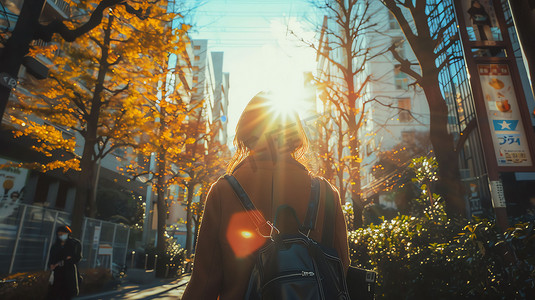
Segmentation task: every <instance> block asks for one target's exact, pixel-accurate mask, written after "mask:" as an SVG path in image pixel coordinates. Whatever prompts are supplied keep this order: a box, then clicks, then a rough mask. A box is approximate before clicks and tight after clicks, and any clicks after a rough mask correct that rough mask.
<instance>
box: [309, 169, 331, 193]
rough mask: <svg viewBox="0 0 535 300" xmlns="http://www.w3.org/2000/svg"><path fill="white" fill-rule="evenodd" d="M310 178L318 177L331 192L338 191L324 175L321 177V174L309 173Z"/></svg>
mask: <svg viewBox="0 0 535 300" xmlns="http://www.w3.org/2000/svg"><path fill="white" fill-rule="evenodd" d="M310 176H311V177H312V178H317V179H319V180H320V181H321V182H323V185H324V186H325V187H327V188H329V189H331V190H332V191H333V192H335V193H338V189H337V188H336V186H334V185H333V184H332V183H331V182H330V181H329V180H327V179H326V178H325V177H322V176H317V175H313V174H312V173H311V175H310Z"/></svg>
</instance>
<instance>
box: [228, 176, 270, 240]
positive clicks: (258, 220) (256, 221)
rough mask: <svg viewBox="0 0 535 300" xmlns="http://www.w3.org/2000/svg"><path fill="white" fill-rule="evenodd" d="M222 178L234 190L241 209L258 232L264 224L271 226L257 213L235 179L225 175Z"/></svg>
mask: <svg viewBox="0 0 535 300" xmlns="http://www.w3.org/2000/svg"><path fill="white" fill-rule="evenodd" d="M223 178H225V179H226V180H227V181H228V183H229V184H230V186H231V187H232V189H233V190H234V193H235V194H236V196H238V198H239V199H240V203H241V205H242V206H243V208H244V209H245V211H246V212H247V214H248V215H249V217H250V218H251V220H252V221H253V223H254V224H255V226H256V228H257V229H258V230H260V228H262V226H263V225H265V224H268V225H270V224H271V223H270V222H268V221H266V219H265V218H264V217H263V216H262V214H261V213H260V212H259V211H258V209H257V208H256V206H255V205H254V204H253V202H251V198H249V195H247V192H245V190H244V189H243V187H242V186H241V184H240V183H239V182H238V180H237V179H236V177H234V176H232V175H225V176H224V177H223ZM271 226H272V225H270V227H271Z"/></svg>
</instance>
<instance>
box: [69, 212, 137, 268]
mask: <svg viewBox="0 0 535 300" xmlns="http://www.w3.org/2000/svg"><path fill="white" fill-rule="evenodd" d="M129 236H130V228H129V227H127V226H125V225H122V224H115V223H111V222H106V221H102V220H97V219H91V218H85V221H84V231H83V232H82V239H81V242H82V253H83V256H84V257H83V258H82V260H81V261H80V264H79V266H80V268H96V267H104V268H110V269H113V268H115V267H121V266H123V265H124V264H125V263H126V252H127V251H128V239H129Z"/></svg>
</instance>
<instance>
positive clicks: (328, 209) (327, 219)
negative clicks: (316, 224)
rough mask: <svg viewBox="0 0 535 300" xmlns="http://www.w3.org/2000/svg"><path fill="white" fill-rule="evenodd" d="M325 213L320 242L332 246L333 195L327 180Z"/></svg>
mask: <svg viewBox="0 0 535 300" xmlns="http://www.w3.org/2000/svg"><path fill="white" fill-rule="evenodd" d="M325 184H326V189H325V213H324V216H323V233H322V237H321V244H322V245H325V246H328V247H332V246H334V245H333V244H334V224H335V220H334V217H335V215H334V196H333V191H332V190H331V189H330V185H329V183H328V182H325Z"/></svg>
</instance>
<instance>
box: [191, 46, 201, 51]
mask: <svg viewBox="0 0 535 300" xmlns="http://www.w3.org/2000/svg"><path fill="white" fill-rule="evenodd" d="M193 50H201V46H193Z"/></svg>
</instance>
